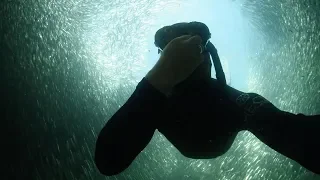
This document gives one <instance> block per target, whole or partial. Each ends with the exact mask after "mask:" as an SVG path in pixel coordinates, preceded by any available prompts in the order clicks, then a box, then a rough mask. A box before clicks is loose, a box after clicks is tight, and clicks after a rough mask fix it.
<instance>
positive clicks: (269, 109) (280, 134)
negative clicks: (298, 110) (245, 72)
mask: <svg viewBox="0 0 320 180" xmlns="http://www.w3.org/2000/svg"><path fill="white" fill-rule="evenodd" d="M262 110H263V111H260V112H259V113H257V115H255V116H256V117H255V120H254V121H252V122H251V123H250V125H249V131H250V132H252V133H253V134H254V135H255V136H256V137H257V138H258V139H260V140H261V141H262V142H263V143H265V144H267V145H268V146H269V147H271V148H272V149H274V150H276V151H277V152H279V153H281V154H283V155H285V156H286V157H289V158H290V159H292V160H295V161H296V162H298V163H299V164H301V165H302V166H304V167H305V168H307V169H308V170H310V171H312V172H314V173H317V174H320V165H319V162H320V149H319V148H320V141H319V137H320V115H316V116H306V115H303V114H298V115H296V114H291V113H288V112H284V111H281V110H278V109H277V108H276V107H274V106H273V105H272V104H268V105H267V106H266V107H264V108H263V109H262Z"/></svg>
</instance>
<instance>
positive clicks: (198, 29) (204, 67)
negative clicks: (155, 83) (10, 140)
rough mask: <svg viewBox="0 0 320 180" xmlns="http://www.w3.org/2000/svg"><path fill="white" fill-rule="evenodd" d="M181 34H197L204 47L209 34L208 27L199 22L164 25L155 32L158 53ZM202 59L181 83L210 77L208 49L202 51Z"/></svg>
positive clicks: (210, 65)
mask: <svg viewBox="0 0 320 180" xmlns="http://www.w3.org/2000/svg"><path fill="white" fill-rule="evenodd" d="M183 35H199V36H200V37H201V39H202V42H203V43H202V46H203V47H206V45H207V43H208V42H209V39H210V38H211V34H210V31H209V28H208V27H207V26H206V25H205V24H203V23H201V22H190V23H177V24H173V25H171V26H165V27H163V28H161V29H159V30H158V31H157V32H156V34H155V45H156V47H158V48H159V53H160V52H161V51H162V50H163V49H164V48H165V47H166V45H167V44H168V43H169V42H170V41H172V40H173V39H175V38H177V37H180V36H183ZM202 55H203V58H204V61H203V62H202V63H201V64H200V65H199V66H198V67H197V68H196V69H195V71H194V72H193V73H192V74H191V76H189V77H188V78H187V79H186V80H185V81H183V82H182V84H189V83H192V82H195V81H199V80H206V79H210V78H211V67H212V64H211V59H210V53H209V51H207V50H205V51H204V52H203V53H202Z"/></svg>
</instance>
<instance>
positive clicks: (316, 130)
mask: <svg viewBox="0 0 320 180" xmlns="http://www.w3.org/2000/svg"><path fill="white" fill-rule="evenodd" d="M182 92H183V93H179V94H173V95H172V96H171V97H169V98H168V97H166V96H165V95H163V94H162V93H160V92H158V91H157V90H156V89H155V88H154V87H153V86H152V85H151V84H149V82H148V81H147V80H146V79H142V81H141V82H140V83H139V84H138V86H137V88H136V90H135V91H134V93H133V94H132V95H131V97H130V98H129V100H128V101H127V102H126V103H125V104H124V105H123V106H122V107H121V108H120V109H119V110H118V111H117V112H116V113H115V114H114V115H113V116H112V118H111V119H110V120H109V121H108V122H107V124H106V125H105V127H104V128H103V129H102V131H101V133H100V134H99V137H98V140H97V144H96V152H95V162H96V165H97V167H98V169H99V171H100V172H101V173H103V174H105V175H108V176H110V175H115V174H118V173H120V172H122V171H123V170H124V169H126V168H127V167H128V166H129V165H130V164H131V162H132V161H133V160H134V159H135V157H136V156H137V155H138V154H139V153H140V152H141V151H142V150H143V149H144V148H145V147H146V146H147V144H148V143H149V141H150V140H151V138H152V136H153V133H154V131H155V130H156V129H158V130H159V131H160V132H161V133H162V134H163V135H164V136H165V137H166V138H167V139H168V140H169V141H170V142H171V143H172V144H173V145H174V146H175V147H176V148H177V149H178V150H179V151H180V152H181V153H182V154H183V155H185V156H187V157H191V158H214V157H217V156H219V155H222V154H223V153H225V152H226V151H227V150H228V149H229V147H230V146H231V144H232V142H233V140H234V138H235V137H236V135H237V133H238V132H239V131H240V130H249V131H250V132H252V133H253V134H254V135H255V136H256V137H257V138H259V139H260V140H261V141H262V142H264V143H265V144H267V145H268V146H269V147H271V148H273V149H274V150H276V151H278V152H279V153H281V154H283V155H285V156H287V157H289V158H291V159H293V160H295V161H297V162H298V163H300V164H301V165H303V166H304V167H306V168H307V169H309V170H311V171H313V172H315V173H320V165H318V163H319V162H320V158H319V157H320V155H319V147H320V141H319V139H318V138H319V134H320V118H319V116H304V115H302V114H299V115H294V114H291V113H287V112H284V111H281V110H279V109H278V108H276V107H275V106H273V105H272V104H271V103H270V102H268V101H267V100H266V99H264V98H263V97H261V96H259V95H258V94H255V93H243V92H240V91H238V90H236V89H233V88H231V87H229V86H226V85H221V84H220V83H219V82H217V80H215V79H210V80H207V81H198V82H197V83H195V84H194V85H193V86H190V87H189V88H186V89H184V91H182Z"/></svg>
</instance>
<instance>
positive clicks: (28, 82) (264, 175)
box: [0, 0, 320, 180]
mask: <svg viewBox="0 0 320 180" xmlns="http://www.w3.org/2000/svg"><path fill="white" fill-rule="evenodd" d="M182 2H183V3H189V1H188V2H185V1H181V2H180V1H176V2H173V1H148V0H143V1H139V2H138V1H130V0H127V1H125V0H118V1H102V0H101V1H100V0H95V1H86V0H74V1H66V0H61V1H51V0H44V1H39V0H24V1H19V0H17V1H11V0H3V1H1V2H0V15H1V16H0V17H1V19H0V22H1V23H0V58H1V66H0V68H1V71H0V72H1V76H0V78H1V81H0V83H1V114H2V117H1V122H2V125H1V126H0V127H1V131H0V132H1V150H2V151H3V152H2V153H1V155H2V157H1V168H0V169H1V174H0V177H1V179H4V180H7V179H10V180H11V179H34V180H40V179H44V180H72V179H77V180H78V179H81V180H89V179H93V180H99V179H104V177H103V176H101V175H99V173H98V172H97V170H96V169H95V166H94V164H93V159H92V157H93V152H94V145H95V139H96V137H97V133H98V132H99V130H100V129H101V127H102V126H103V125H104V123H105V122H106V121H107V120H108V119H109V118H110V117H111V116H112V114H113V113H114V112H115V111H116V110H117V109H118V108H119V106H121V105H122V104H123V103H124V102H125V100H126V99H127V98H128V96H129V95H130V94H131V93H132V91H133V90H134V88H135V85H136V83H137V81H138V80H139V77H141V75H140V73H141V71H143V70H144V69H145V68H146V67H145V64H146V60H143V57H144V54H143V53H144V49H143V45H144V43H145V37H146V36H148V35H147V33H148V32H149V30H150V28H151V27H154V26H160V25H159V24H155V23H154V22H153V21H152V19H153V18H156V17H157V16H159V15H160V13H159V12H161V8H164V7H168V8H169V7H176V6H177V5H179V4H180V3H182ZM217 2H218V1H217ZM190 3H194V2H193V1H190ZM228 3H238V2H237V1H230V2H229V1H228ZM239 9H241V12H242V14H243V16H245V17H247V18H248V19H249V20H250V24H248V26H250V27H251V28H252V29H253V30H254V31H256V32H259V33H260V34H261V41H260V42H261V43H260V44H259V46H258V47H257V50H256V52H255V53H251V54H250V55H249V56H248V57H246V58H247V60H248V62H249V65H248V66H249V69H250V72H249V80H248V89H249V90H250V91H254V92H257V93H260V94H262V95H264V96H265V97H266V98H268V99H269V100H271V101H272V102H273V103H274V104H275V105H277V106H278V107H280V108H281V109H284V110H287V111H291V112H302V113H305V114H319V113H320V83H319V82H320V50H319V48H320V33H319V32H320V31H319V30H320V16H319V15H320V3H319V1H317V0H309V1H303V2H301V1H298V0H280V1H278V0H269V1H264V0H256V1H253V0H247V1H244V2H243V3H242V6H240V5H239ZM137 44H138V45H137ZM115 52H116V53H115ZM141 53H142V55H141ZM107 179H108V178H107ZM109 179H134V180H135V179H137V180H144V179H155V180H158V179H159V180H160V179H161V180H162V179H172V180H174V179H190V180H193V179H195V180H197V179H205V180H206V179H232V180H238V179H239V180H240V179H277V180H282V179H284V180H287V179H290V180H294V179H297V180H298V179H320V177H319V176H316V175H314V174H312V173H310V172H308V171H306V170H305V169H304V168H303V167H301V166H299V165H298V164H296V163H295V162H293V161H290V160H288V159H286V158H285V157H283V156H281V155H280V154H277V153H276V152H274V151H272V150H271V149H270V148H268V147H266V146H265V145H263V144H261V142H259V141H258V140H257V139H256V138H255V137H253V135H251V134H250V133H248V132H242V133H240V134H239V136H238V137H237V139H236V142H235V143H234V145H233V146H232V148H231V149H230V151H229V152H228V153H227V154H226V155H224V156H222V157H220V158H217V159H214V160H206V161H204V160H201V161H200V160H190V159H186V158H184V157H183V156H182V155H180V154H179V153H178V151H177V150H176V149H175V148H174V147H172V145H171V144H170V143H169V142H167V140H166V139H165V138H164V137H163V136H161V135H160V134H159V133H156V134H155V135H154V138H153V139H152V141H151V142H150V144H149V145H148V147H147V148H146V149H145V151H144V152H143V153H141V154H140V155H139V156H138V157H137V159H136V161H135V162H133V164H132V165H131V166H130V167H129V168H128V169H127V170H126V171H125V172H123V173H122V174H120V175H118V176H116V177H112V178H109Z"/></svg>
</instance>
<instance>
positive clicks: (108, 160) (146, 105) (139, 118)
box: [95, 79, 166, 176]
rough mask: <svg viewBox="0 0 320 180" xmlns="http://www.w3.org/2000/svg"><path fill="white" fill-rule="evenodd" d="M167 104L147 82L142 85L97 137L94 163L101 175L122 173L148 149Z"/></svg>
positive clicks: (144, 81) (162, 96)
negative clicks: (158, 119)
mask: <svg viewBox="0 0 320 180" xmlns="http://www.w3.org/2000/svg"><path fill="white" fill-rule="evenodd" d="M165 102H166V97H165V96H164V95H163V94H161V93H160V92H158V91H157V90H155V89H154V88H153V87H152V86H151V85H150V84H149V83H148V81H147V80H146V79H143V80H142V81H141V82H140V83H139V85H138V86H137V89H136V90H135V92H134V93H133V94H132V95H131V97H130V98H129V99H128V101H127V102H126V103H125V104H124V105H123V106H122V107H121V108H120V109H119V110H118V111H117V112H116V113H115V114H114V115H113V116H112V118H111V119H110V120H109V121H108V122H107V123H106V125H105V126H104V128H103V129H102V130H101V132H100V134H99V136H98V140H97V142H96V150H95V163H96V166H97V168H98V169H99V171H100V172H101V173H102V174H104V175H106V176H111V175H116V174H118V173H120V172H122V171H123V170H125V169H126V168H127V167H128V166H129V165H130V164H131V162H132V161H133V160H134V159H135V157H136V156H137V155H138V154H139V153H140V152H141V151H142V150H143V149H144V148H145V147H146V146H147V144H148V143H149V141H150V140H151V138H152V136H153V133H154V131H155V129H156V124H157V123H156V121H157V118H158V117H159V114H160V113H161V114H162V113H163V112H162V109H163V108H164V103H165Z"/></svg>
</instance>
